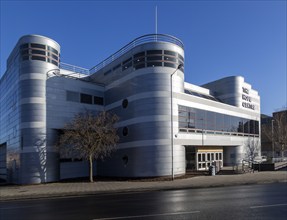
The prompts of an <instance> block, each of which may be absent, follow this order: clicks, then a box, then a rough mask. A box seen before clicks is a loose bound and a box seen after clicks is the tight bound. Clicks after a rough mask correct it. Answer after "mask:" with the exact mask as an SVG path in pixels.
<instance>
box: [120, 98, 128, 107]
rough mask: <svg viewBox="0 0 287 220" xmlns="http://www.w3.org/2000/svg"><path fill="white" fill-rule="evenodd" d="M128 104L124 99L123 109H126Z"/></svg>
mask: <svg viewBox="0 0 287 220" xmlns="http://www.w3.org/2000/svg"><path fill="white" fill-rule="evenodd" d="M128 104H129V101H128V100H127V99H124V100H123V102H122V106H123V108H126V107H128Z"/></svg>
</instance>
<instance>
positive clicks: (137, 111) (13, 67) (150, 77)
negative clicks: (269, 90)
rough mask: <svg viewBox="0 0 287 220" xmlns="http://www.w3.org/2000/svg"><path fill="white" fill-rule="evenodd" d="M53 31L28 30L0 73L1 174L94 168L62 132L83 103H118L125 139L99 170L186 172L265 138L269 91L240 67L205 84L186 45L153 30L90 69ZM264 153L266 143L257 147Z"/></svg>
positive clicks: (226, 160)
mask: <svg viewBox="0 0 287 220" xmlns="http://www.w3.org/2000/svg"><path fill="white" fill-rule="evenodd" d="M60 53H61V48H60V45H59V44H58V43H57V42H55V41H54V40H52V39H50V38H47V37H44V36H39V35H26V36H23V37H21V38H20V39H19V41H18V42H17V44H16V46H15V48H14V49H13V51H12V52H11V54H10V56H9V58H8V60H7V70H6V72H5V73H4V75H3V76H2V78H1V79H0V178H2V179H6V180H7V181H8V182H13V183H18V184H30V183H43V182H51V181H58V180H60V179H63V178H71V177H81V176H87V175H88V169H87V163H86V162H85V161H72V160H70V159H69V158H60V157H59V154H58V152H57V150H56V149H55V141H56V139H57V137H58V135H59V133H60V131H61V130H62V129H63V127H64V124H65V123H67V122H69V121H70V120H71V119H72V117H73V116H74V115H75V114H76V113H78V112H83V111H84V110H86V109H88V110H92V111H102V110H106V111H112V112H114V113H116V114H117V115H118V116H119V118H120V121H119V122H118V124H117V128H118V133H119V136H120V142H119V143H118V145H117V151H116V152H115V153H114V154H113V155H112V157H111V158H109V159H107V160H105V161H104V162H98V163H97V164H96V165H95V168H96V169H95V175H102V176H121V177H153V176H175V175H182V174H185V172H186V171H187V170H188V169H194V170H206V169H208V167H209V166H210V165H211V163H212V162H214V161H215V162H217V164H219V166H220V167H222V166H226V165H234V164H239V163H241V162H242V160H243V159H244V158H245V157H246V149H245V148H246V147H245V143H246V141H248V140H249V139H251V138H252V139H253V140H257V141H259V140H260V130H259V128H260V97H259V95H258V92H257V91H255V90H254V89H253V88H252V86H251V85H250V84H248V83H247V82H245V79H244V78H243V77H241V76H230V77H226V78H223V79H219V80H216V81H214V82H210V83H207V84H205V85H202V86H196V85H193V84H190V83H188V82H185V81H184V57H185V54H184V46H183V43H182V42H181V41H180V40H178V39H176V38H175V37H172V36H169V35H161V34H158V35H145V36H142V37H139V38H137V39H135V40H134V41H132V42H131V43H129V44H127V45H126V46H124V47H123V48H122V49H120V50H119V51H118V52H116V53H115V54H113V55H111V56H110V57H108V58H107V59H106V60H104V61H103V62H102V63H100V64H98V65H97V66H95V67H93V68H91V69H84V68H80V67H76V66H72V65H68V64H64V63H60ZM258 154H260V152H258Z"/></svg>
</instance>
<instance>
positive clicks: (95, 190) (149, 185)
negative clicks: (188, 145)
mask: <svg viewBox="0 0 287 220" xmlns="http://www.w3.org/2000/svg"><path fill="white" fill-rule="evenodd" d="M276 182H285V183H286V184H287V171H266V172H255V173H244V174H233V175H215V176H194V177H190V178H184V179H175V180H173V181H171V180H170V181H166V180H165V181H134V180H130V181H98V182H97V181H95V182H93V183H89V182H58V183H47V184H38V185H2V186H0V201H9V200H20V199H37V198H52V197H67V196H83V195H97V194H102V193H106V194H111V193H112V194H114V193H126V192H143V191H155V190H175V189H192V188H208V187H224V186H235V185H249V184H267V183H276Z"/></svg>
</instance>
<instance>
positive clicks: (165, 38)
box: [90, 34, 183, 74]
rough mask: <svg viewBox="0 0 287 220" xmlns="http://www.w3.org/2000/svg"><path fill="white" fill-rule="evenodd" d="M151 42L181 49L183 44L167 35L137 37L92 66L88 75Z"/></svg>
mask: <svg viewBox="0 0 287 220" xmlns="http://www.w3.org/2000/svg"><path fill="white" fill-rule="evenodd" d="M152 42H167V43H173V44H175V45H177V46H179V47H181V48H183V43H182V41H181V40H179V39H177V38H176V37H173V36H171V35H167V34H147V35H143V36H141V37H138V38H136V39H134V40H133V41H132V42H130V43H128V44H127V45H125V46H124V47H122V48H121V49H120V50H118V51H117V52H115V53H114V54H113V55H111V56H109V57H108V58H107V59H105V60H104V61H102V62H101V63H99V64H98V65H96V66H94V67H93V68H91V69H90V74H92V73H95V72H97V71H99V70H100V69H102V68H104V67H105V66H107V65H108V64H110V63H111V62H113V61H114V60H116V59H117V58H119V57H120V56H122V55H123V54H125V53H126V52H128V51H129V50H131V49H133V48H134V47H136V46H139V45H141V44H145V43H152Z"/></svg>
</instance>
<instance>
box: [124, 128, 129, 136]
mask: <svg viewBox="0 0 287 220" xmlns="http://www.w3.org/2000/svg"><path fill="white" fill-rule="evenodd" d="M128 133H129V129H128V128H127V127H124V128H123V136H127V135H128Z"/></svg>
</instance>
